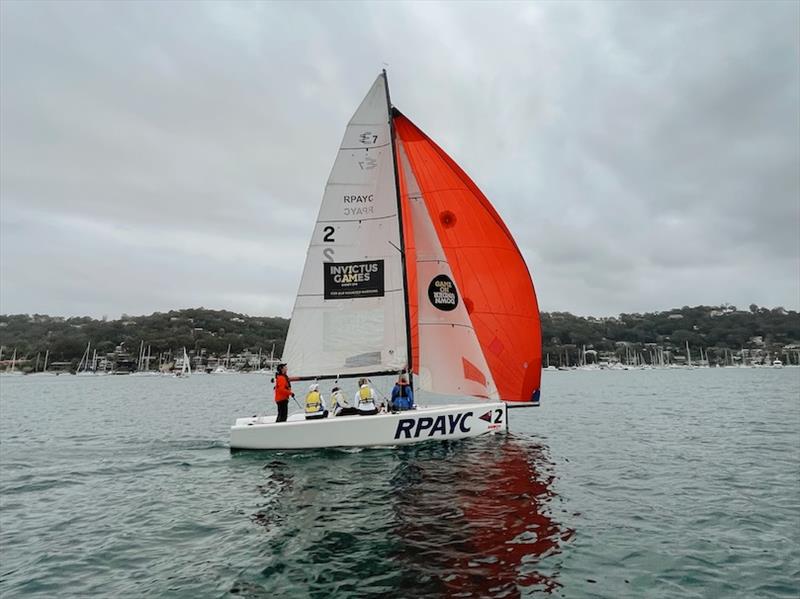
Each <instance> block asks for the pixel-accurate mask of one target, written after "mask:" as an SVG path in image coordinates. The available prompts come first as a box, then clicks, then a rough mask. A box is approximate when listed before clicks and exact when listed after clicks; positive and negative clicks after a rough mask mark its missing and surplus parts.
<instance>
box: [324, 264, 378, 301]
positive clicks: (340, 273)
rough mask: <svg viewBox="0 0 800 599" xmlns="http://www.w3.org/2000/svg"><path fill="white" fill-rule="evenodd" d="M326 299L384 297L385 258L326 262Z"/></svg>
mask: <svg viewBox="0 0 800 599" xmlns="http://www.w3.org/2000/svg"><path fill="white" fill-rule="evenodd" d="M323 272H324V273H325V280H324V291H325V293H324V297H325V299H326V300H334V299H355V298H363V297H383V292H384V285H383V260H367V261H364V262H325V263H324V264H323Z"/></svg>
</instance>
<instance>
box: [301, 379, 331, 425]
mask: <svg viewBox="0 0 800 599" xmlns="http://www.w3.org/2000/svg"><path fill="white" fill-rule="evenodd" d="M305 412H306V420H319V419H321V418H327V417H328V408H327V407H326V406H325V398H324V397H322V393H320V392H319V385H317V384H316V383H315V384H313V385H310V386H309V387H308V393H307V394H306V409H305Z"/></svg>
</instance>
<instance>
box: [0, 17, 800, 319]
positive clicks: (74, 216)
mask: <svg viewBox="0 0 800 599" xmlns="http://www.w3.org/2000/svg"><path fill="white" fill-rule="evenodd" d="M0 11H1V12H0V16H1V17H2V18H0V27H1V28H2V31H1V33H2V35H1V36H0V83H1V84H2V85H0V100H1V101H0V125H1V127H0V174H1V175H2V177H1V179H2V180H1V181H0V232H1V233H2V235H0V267H1V268H2V273H1V275H2V281H0V283H1V284H0V304H2V307H1V308H0V311H1V312H17V311H47V312H51V313H68V314H71V313H84V312H88V313H92V314H104V313H107V314H111V315H114V314H118V313H120V312H123V311H125V312H129V313H141V312H148V311H151V310H157V309H160V310H164V309H169V308H174V307H180V306H188V305H201V304H202V305H206V306H212V307H227V308H230V309H234V310H243V311H251V312H253V313H256V312H258V313H264V314H272V313H275V314H282V315H288V314H289V312H290V310H291V304H292V300H293V296H294V292H295V289H296V285H297V282H298V280H299V276H300V270H301V269H302V263H303V259H304V255H305V250H306V245H307V241H308V238H309V235H310V232H311V227H312V224H313V219H314V217H315V215H316V212H317V208H318V205H319V201H320V198H321V195H322V190H323V187H324V184H325V180H326V178H327V175H328V173H329V171H330V168H331V164H332V161H333V158H334V154H335V150H336V147H337V146H338V143H339V140H340V139H341V135H342V132H343V129H344V125H345V123H346V122H347V120H348V118H349V117H350V115H351V113H352V112H353V110H354V109H355V107H356V106H357V104H358V102H359V101H360V99H361V97H362V96H363V94H364V93H365V92H366V90H367V88H368V87H369V85H370V83H371V82H372V79H373V78H374V76H375V75H376V73H377V71H378V70H379V69H380V68H381V67H382V66H383V63H388V65H389V66H388V69H389V76H390V85H391V90H392V99H393V101H394V103H395V104H396V105H397V106H398V107H399V108H400V109H401V110H403V111H404V112H405V113H406V114H407V115H408V116H409V117H410V118H411V119H412V120H414V121H415V122H416V123H417V124H418V125H419V126H420V127H421V128H422V129H423V130H425V131H426V132H427V133H428V134H429V135H431V136H432V137H433V138H434V139H435V140H437V142H439V143H440V145H441V146H442V147H443V148H444V149H445V150H446V151H448V152H449V153H450V154H451V155H452V156H453V158H454V159H455V160H456V161H457V162H459V164H461V166H462V167H463V168H464V169H465V170H466V171H467V172H468V173H470V175H471V176H472V177H473V178H474V179H475V181H476V182H477V183H478V184H479V185H480V186H481V188H482V189H483V190H484V192H486V194H487V196H488V197H489V198H490V199H491V200H492V202H493V203H494V205H495V206H496V208H497V210H498V212H499V213H500V214H501V216H503V218H504V219H505V220H506V222H507V223H508V225H509V227H510V229H511V230H512V232H513V233H514V235H515V238H516V239H517V241H518V243H519V245H520V247H521V248H522V249H523V253H524V254H525V256H526V259H527V261H528V263H529V265H530V267H531V270H532V272H533V274H534V277H535V281H536V284H537V289H538V292H539V299H540V303H541V306H542V308H543V309H547V310H561V309H566V310H572V311H575V312H579V313H586V314H588V313H593V314H613V313H617V312H620V311H641V310H648V309H657V308H668V307H670V306H673V305H684V304H695V303H699V302H707V303H713V302H722V301H730V302H733V303H738V304H742V305H746V304H748V303H750V302H756V303H758V304H782V305H785V306H786V307H794V308H798V307H800V279H798V266H800V264H799V263H800V239H799V238H798V226H800V166H798V165H800V114H799V113H798V106H799V105H800V62H799V61H798V55H799V54H800V24H799V23H800V5H798V4H797V3H789V2H753V3H744V2H735V3H725V2H714V3H710V2H709V3H674V2H665V3H661V2H647V3H597V2H589V3H529V4H517V3H513V4H511V3H509V4H505V3H470V4H448V3H399V2H397V3H302V2H298V3H292V4H289V3H255V2H242V3H228V2H209V3H139V2H115V3H60V2H54V3H48V2H37V3H12V2H5V3H2V4H0Z"/></svg>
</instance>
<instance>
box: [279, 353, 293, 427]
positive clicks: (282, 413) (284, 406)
mask: <svg viewBox="0 0 800 599" xmlns="http://www.w3.org/2000/svg"><path fill="white" fill-rule="evenodd" d="M290 397H294V393H292V381H291V379H290V378H289V375H288V374H286V364H278V370H277V373H276V374H275V403H276V404H277V406H278V418H277V419H276V420H275V422H286V417H287V415H288V414H289V398H290Z"/></svg>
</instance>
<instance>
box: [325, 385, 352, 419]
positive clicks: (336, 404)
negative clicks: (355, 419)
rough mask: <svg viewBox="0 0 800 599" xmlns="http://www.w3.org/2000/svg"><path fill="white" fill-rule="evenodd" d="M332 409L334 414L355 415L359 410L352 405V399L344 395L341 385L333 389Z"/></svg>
mask: <svg viewBox="0 0 800 599" xmlns="http://www.w3.org/2000/svg"><path fill="white" fill-rule="evenodd" d="M331 402H332V403H331V409H332V410H333V415H334V416H355V415H356V414H358V410H357V409H356V408H354V407H353V406H351V405H350V401H349V400H348V399H347V398H346V397H345V396H344V393H342V390H341V389H339V387H334V388H333V389H331Z"/></svg>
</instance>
